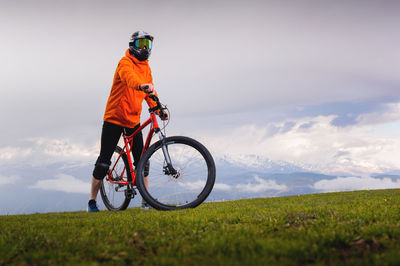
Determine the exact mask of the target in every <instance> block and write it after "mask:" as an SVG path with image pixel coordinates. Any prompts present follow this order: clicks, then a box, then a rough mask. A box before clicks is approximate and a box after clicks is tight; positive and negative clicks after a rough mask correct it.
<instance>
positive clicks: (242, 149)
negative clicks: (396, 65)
mask: <svg viewBox="0 0 400 266" xmlns="http://www.w3.org/2000/svg"><path fill="white" fill-rule="evenodd" d="M396 106H397V105H396ZM388 110H389V111H388V113H385V112H383V113H381V114H380V116H379V115H378V114H375V115H376V116H377V118H376V119H374V120H373V121H378V120H379V117H381V118H382V120H383V121H391V119H386V120H385V117H386V118H388V117H391V118H393V119H395V120H394V121H393V122H391V123H382V124H375V123H372V120H370V122H368V123H367V122H365V123H360V124H355V125H352V126H346V127H338V126H335V125H333V124H332V121H334V120H335V119H336V117H337V116H335V115H329V116H314V117H313V116H310V117H299V118H286V119H283V120H282V121H281V122H266V123H264V124H262V123H259V124H255V123H244V124H242V125H241V126H238V127H236V128H233V129H232V128H229V129H226V128H222V127H221V128H215V129H214V131H213V132H212V134H209V133H208V132H202V133H201V134H199V133H197V134H196V135H197V136H196V138H197V137H199V138H202V139H203V140H204V141H205V144H206V146H207V147H209V148H210V149H212V152H213V154H214V155H215V156H219V157H223V156H224V155H226V154H229V155H231V156H236V157H240V156H242V155H243V154H254V155H258V156H261V157H264V158H269V159H272V160H273V161H286V162H290V163H292V164H295V165H297V166H299V167H302V168H305V169H307V170H310V171H319V172H323V173H327V174H339V173H340V174H342V173H347V174H352V175H360V174H363V173H384V172H387V171H390V170H394V169H400V161H399V160H398V159H397V158H399V157H400V122H396V119H397V116H400V108H398V109H397V108H389V109H388ZM360 119H361V118H360ZM362 119H363V120H362V121H366V120H367V118H366V116H364V118H362ZM360 121H361V120H360ZM261 122H262V121H261ZM289 122H290V123H289ZM288 125H290V126H288ZM388 125H391V126H390V127H388ZM271 128H276V129H278V130H275V131H274V133H273V134H271V130H270V129H271Z"/></svg>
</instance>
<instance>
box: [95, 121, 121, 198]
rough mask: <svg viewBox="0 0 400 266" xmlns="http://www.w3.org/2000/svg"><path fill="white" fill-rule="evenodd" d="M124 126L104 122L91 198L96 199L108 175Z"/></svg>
mask: <svg viewBox="0 0 400 266" xmlns="http://www.w3.org/2000/svg"><path fill="white" fill-rule="evenodd" d="M121 132H122V127H120V126H118V125H114V124H112V123H108V122H104V124H103V129H102V132H101V148H100V156H99V157H98V158H97V161H96V165H95V168H94V170H93V176H92V185H91V189H90V198H89V199H90V200H96V197H97V194H98V192H99V189H100V186H101V183H102V182H103V178H104V177H105V176H106V175H107V172H108V168H109V166H110V164H111V161H110V160H111V157H112V154H113V153H114V150H115V147H116V146H117V144H118V141H119V138H120V137H121Z"/></svg>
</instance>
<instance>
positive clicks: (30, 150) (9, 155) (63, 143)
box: [0, 137, 100, 166]
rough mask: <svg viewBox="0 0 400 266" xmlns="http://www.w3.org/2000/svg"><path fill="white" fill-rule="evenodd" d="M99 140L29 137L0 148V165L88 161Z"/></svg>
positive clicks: (97, 148)
mask: <svg viewBox="0 0 400 266" xmlns="http://www.w3.org/2000/svg"><path fill="white" fill-rule="evenodd" d="M99 150H100V148H99V141H97V142H96V143H94V144H93V143H92V144H89V145H88V144H82V143H77V142H74V141H72V140H71V139H69V138H61V139H56V138H44V137H41V138H31V139H27V140H24V141H22V144H21V145H20V146H15V147H12V146H6V147H2V148H0V159H1V161H0V165H6V164H17V163H20V162H21V161H23V162H24V163H25V164H28V165H36V166H37V165H46V164H50V163H56V162H88V161H93V160H94V159H95V158H96V156H97V155H98V152H99Z"/></svg>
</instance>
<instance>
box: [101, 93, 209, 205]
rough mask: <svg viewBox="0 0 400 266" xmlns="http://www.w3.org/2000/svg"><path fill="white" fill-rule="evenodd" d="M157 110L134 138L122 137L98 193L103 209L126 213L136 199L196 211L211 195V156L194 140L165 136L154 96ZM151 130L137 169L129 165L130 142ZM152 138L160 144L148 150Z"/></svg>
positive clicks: (151, 111)
mask: <svg viewBox="0 0 400 266" xmlns="http://www.w3.org/2000/svg"><path fill="white" fill-rule="evenodd" d="M149 97H150V98H151V99H153V100H154V101H155V102H156V103H157V106H155V107H153V108H149V113H150V118H149V119H148V120H147V121H146V122H144V123H143V124H142V125H141V126H140V127H139V128H138V129H137V130H136V131H135V132H134V133H133V134H132V135H130V136H127V135H126V134H122V136H123V141H124V146H123V147H120V146H117V147H116V148H115V151H114V154H113V156H112V163H111V167H110V170H109V172H108V175H107V176H106V178H105V179H104V181H103V183H102V186H101V188H100V194H101V197H102V199H103V202H104V204H105V206H106V207H107V209H109V210H111V211H117V210H125V209H126V208H127V207H128V205H129V203H130V201H131V199H133V198H134V197H135V195H136V190H135V189H136V188H137V189H138V190H139V192H140V194H141V195H142V197H143V199H144V200H145V201H146V202H147V203H148V204H149V205H150V206H152V207H153V208H155V209H158V210H175V209H184V208H194V207H196V206H198V205H199V204H200V203H202V202H203V201H204V200H205V199H206V198H207V196H208V195H209V194H210V192H211V190H212V188H213V186H214V182H215V174H216V170H215V163H214V159H213V158H212V156H211V154H210V152H209V151H208V150H207V148H206V147H204V146H203V145H202V144H201V143H199V142H198V141H196V140H194V139H191V138H188V137H183V136H173V137H166V136H165V133H164V134H163V133H162V130H161V129H160V127H159V125H158V121H157V116H156V114H155V112H157V111H163V110H166V108H165V107H164V106H163V105H162V104H161V103H160V101H159V99H158V97H157V96H149ZM148 125H150V130H149V132H148V135H147V138H146V142H145V144H144V148H143V153H142V155H141V157H140V160H139V163H138V165H137V168H136V169H134V166H133V164H132V162H133V161H132V154H131V147H132V139H133V137H134V136H135V135H136V134H138V133H139V132H140V131H141V130H143V129H144V128H145V127H147V126H148ZM154 134H158V137H159V141H157V142H156V143H154V144H153V145H151V146H150V143H151V139H152V137H153V135H154Z"/></svg>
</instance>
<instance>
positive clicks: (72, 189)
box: [29, 174, 90, 194]
mask: <svg viewBox="0 0 400 266" xmlns="http://www.w3.org/2000/svg"><path fill="white" fill-rule="evenodd" d="M29 188H30V189H43V190H55V191H62V192H67V193H81V194H89V192H90V183H89V182H83V181H81V180H79V179H77V178H75V177H73V176H71V175H66V174H58V175H56V178H55V179H45V180H39V181H37V182H36V184H34V185H32V186H29Z"/></svg>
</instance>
